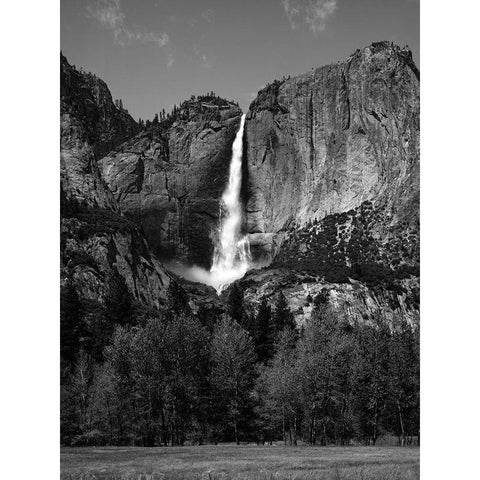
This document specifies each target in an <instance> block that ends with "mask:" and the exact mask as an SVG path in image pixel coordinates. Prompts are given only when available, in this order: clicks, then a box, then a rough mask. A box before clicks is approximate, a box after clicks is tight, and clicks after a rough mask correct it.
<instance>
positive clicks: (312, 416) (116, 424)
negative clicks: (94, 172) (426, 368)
mask: <svg viewBox="0 0 480 480" xmlns="http://www.w3.org/2000/svg"><path fill="white" fill-rule="evenodd" d="M120 278H121V277H114V278H113V279H112V281H111V282H110V286H109V293H108V296H109V297H111V298H109V299H108V298H107V299H106V302H105V307H104V309H105V310H104V312H103V314H102V313H101V312H99V316H100V317H103V320H101V321H100V322H98V323H99V326H97V327H96V330H95V333H92V332H93V331H90V333H88V325H86V323H89V324H90V325H91V324H92V322H91V318H90V320H89V321H88V322H86V320H85V318H82V317H83V316H84V314H83V313H82V310H81V308H77V307H79V306H81V304H82V301H81V300H80V299H79V297H78V295H77V294H76V293H74V292H75V290H74V287H73V286H72V285H71V284H68V283H67V284H66V285H65V287H64V288H63V290H62V309H61V312H62V319H61V320H62V329H61V333H62V339H61V340H62V345H61V346H62V350H61V361H62V369H61V371H62V377H61V442H62V444H64V445H106V444H108V445H143V446H154V445H163V446H167V445H184V444H186V443H193V444H204V443H217V442H222V441H230V442H231V441H233V442H236V443H237V444H238V443H240V442H257V443H265V442H274V441H283V442H284V443H285V444H291V445H295V444H297V443H298V442H300V441H302V442H306V443H309V444H319V445H327V444H337V445H349V444H351V443H352V442H353V441H356V442H362V443H364V444H368V445H374V444H375V443H376V441H377V439H378V438H379V437H380V436H381V435H383V434H385V433H388V434H391V435H396V436H397V437H398V442H399V443H400V444H402V445H404V444H407V443H412V441H414V439H417V438H419V328H418V325H417V323H416V322H414V323H413V324H409V323H407V322H405V321H404V320H400V319H398V321H394V322H386V320H385V319H384V318H382V316H381V315H380V314H378V315H375V316H373V318H371V319H369V321H365V322H363V323H352V322H349V321H348V319H347V318H343V317H342V316H339V314H338V313H336V312H335V311H334V310H332V308H331V307H330V303H329V299H328V292H327V291H324V292H322V293H321V294H319V295H317V296H316V297H315V298H314V299H312V300H311V301H312V303H313V309H312V313H311V316H310V318H308V319H307V320H306V321H305V324H304V325H303V326H302V327H301V328H300V329H299V328H297V326H296V324H295V321H294V317H293V314H292V312H291V311H290V309H289V307H288V303H287V301H286V298H285V296H284V295H283V293H282V292H280V293H278V294H277V295H276V297H275V298H273V299H272V304H270V302H269V299H267V298H263V299H262V301H261V303H260V305H259V306H258V308H257V309H256V310H255V313H254V314H250V315H249V314H248V313H247V309H246V308H245V305H244V299H243V292H242V291H241V289H240V288H239V287H238V286H237V285H234V286H233V288H232V289H231V291H230V295H229V298H228V305H227V312H226V313H218V314H215V313H214V312H209V311H205V310H202V309H201V310H200V311H198V312H197V313H196V314H194V313H193V312H192V310H191V308H190V306H189V303H188V297H187V295H186V293H185V291H184V290H183V289H182V288H181V287H180V286H179V285H178V284H176V283H175V282H171V284H170V287H169V292H168V308H167V309H166V310H165V312H163V313H157V314H156V315H151V314H149V315H143V316H142V315H140V316H139V315H138V314H137V312H136V310H135V308H134V307H133V304H132V303H129V300H128V295H127V296H125V290H126V286H125V285H124V283H122V281H121V280H120ZM127 291H128V290H127ZM125 298H127V300H125ZM120 302H123V303H122V304H120ZM107 310H108V312H107ZM105 315H107V316H106V317H105ZM97 320H98V319H97ZM93 323H95V322H93ZM99 332H100V335H99V336H98V338H97V334H98V333H99ZM93 336H95V338H96V341H93V340H92V338H91V337H93Z"/></svg>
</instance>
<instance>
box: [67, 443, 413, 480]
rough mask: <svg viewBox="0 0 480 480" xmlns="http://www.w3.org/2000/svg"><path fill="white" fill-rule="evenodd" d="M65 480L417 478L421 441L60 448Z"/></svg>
mask: <svg viewBox="0 0 480 480" xmlns="http://www.w3.org/2000/svg"><path fill="white" fill-rule="evenodd" d="M60 458H61V479H62V480H77V479H78V480H95V479H99V480H100V479H102V480H103V479H105V480H106V479H115V480H157V479H158V480H160V479H162V480H180V479H185V480H203V479H205V480H243V479H245V480H247V479H248V480H250V479H254V480H294V479H297V480H303V479H309V480H314V479H315V480H316V479H319V480H330V479H332V480H357V479H358V480H403V479H405V480H410V479H412V480H414V479H415V480H416V479H419V478H420V473H419V462H420V450H419V448H418V447H404V448H400V447H308V446H299V447H284V446H256V445H255V446H254V445H248V446H236V445H218V446H214V445H207V446H193V447H190V446H187V447H166V448H165V447H163V448H141V447H97V448H64V449H62V450H61V457H60Z"/></svg>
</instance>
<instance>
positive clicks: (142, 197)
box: [99, 96, 242, 268]
mask: <svg viewBox="0 0 480 480" xmlns="http://www.w3.org/2000/svg"><path fill="white" fill-rule="evenodd" d="M241 113H242V112H241V110H240V108H239V107H238V106H237V105H236V104H234V103H232V102H228V101H226V100H223V99H220V98H218V97H215V96H204V97H199V98H198V99H195V98H194V99H192V100H189V101H186V102H183V103H182V105H181V106H180V108H179V109H178V111H176V112H175V114H174V115H172V116H170V117H169V118H168V119H165V120H164V121H160V122H157V123H155V124H152V125H150V126H149V127H148V128H146V129H145V130H143V131H142V132H140V133H139V134H138V135H136V136H135V137H134V138H132V139H130V140H128V141H127V142H125V143H122V144H121V145H119V146H118V147H116V148H115V149H113V150H112V151H111V152H110V153H109V155H107V156H105V157H103V158H102V159H101V160H100V162H99V165H100V168H101V171H102V175H103V178H104V179H105V181H106V182H107V184H108V187H109V189H110V190H111V191H112V192H113V195H114V197H115V200H116V201H117V202H118V205H119V207H120V209H121V211H122V212H124V213H125V215H126V216H128V218H130V219H132V220H133V221H135V222H136V223H137V224H138V225H140V226H141V227H142V229H143V231H144V232H145V235H146V237H147V239H148V241H149V244H150V247H151V248H152V249H153V251H154V252H155V253H156V254H157V255H158V256H160V257H161V258H163V259H166V260H169V259H170V260H171V259H172V258H175V259H176V260H180V261H182V262H186V263H189V264H197V265H201V266H203V267H205V268H209V267H210V262H211V258H212V253H213V243H212V238H211V235H212V232H213V231H214V230H215V228H216V226H217V223H218V215H219V211H220V206H219V199H220V197H221V194H222V191H223V189H224V188H225V184H226V180H227V178H228V169H229V164H230V156H231V148H232V143H233V140H234V137H235V134H236V131H237V130H238V126H239V123H240V117H241Z"/></svg>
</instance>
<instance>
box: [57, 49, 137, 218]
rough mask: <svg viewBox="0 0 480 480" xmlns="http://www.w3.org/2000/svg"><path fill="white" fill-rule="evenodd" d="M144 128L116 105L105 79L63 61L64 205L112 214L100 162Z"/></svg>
mask: <svg viewBox="0 0 480 480" xmlns="http://www.w3.org/2000/svg"><path fill="white" fill-rule="evenodd" d="M138 130H139V126H138V125H137V123H136V122H135V120H133V118H132V117H131V116H130V115H129V114H128V112H126V111H124V110H119V109H118V108H117V107H116V106H115V105H114V103H113V100H112V95H111V94H110V91H109V89H108V87H107V85H106V84H105V82H103V81H102V80H101V79H99V78H98V77H96V76H94V75H92V74H90V73H83V72H80V71H78V70H77V69H75V68H74V67H72V66H71V65H70V64H69V63H68V61H67V59H66V58H65V57H64V56H63V55H61V57H60V175H61V187H62V195H63V196H64V199H75V200H76V201H78V202H82V203H83V204H85V205H89V206H98V207H104V208H109V209H113V208H115V202H114V201H113V196H112V194H111V192H110V191H109V189H108V187H107V186H106V185H105V182H104V181H103V179H102V178H101V175H100V172H99V169H98V165H97V159H98V158H99V157H101V156H102V155H104V154H105V153H107V152H108V151H109V150H111V149H112V148H114V147H116V146H117V145H119V144H120V143H122V142H124V141H125V139H127V138H128V137H131V136H133V135H134V134H135V133H137V132H138Z"/></svg>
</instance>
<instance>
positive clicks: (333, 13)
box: [60, 0, 420, 120]
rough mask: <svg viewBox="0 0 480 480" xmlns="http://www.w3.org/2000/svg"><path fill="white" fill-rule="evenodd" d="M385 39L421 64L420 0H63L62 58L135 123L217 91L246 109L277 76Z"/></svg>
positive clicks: (331, 60)
mask: <svg viewBox="0 0 480 480" xmlns="http://www.w3.org/2000/svg"><path fill="white" fill-rule="evenodd" d="M381 40H391V41H393V42H395V43H397V44H398V45H400V46H404V45H408V46H409V47H410V49H411V50H412V52H413V57H414V60H415V63H416V64H417V66H419V63H420V58H419V56H420V51H419V50H420V2H419V0H61V40H60V43H61V49H62V52H63V54H64V55H65V56H66V57H67V59H68V61H69V62H70V63H71V64H75V65H76V66H77V68H79V67H83V69H84V70H86V71H89V72H92V73H95V74H96V75H97V76H99V77H100V78H102V79H103V80H104V81H105V82H106V83H107V85H108V86H109V88H110V91H111V92H112V95H113V97H114V98H121V99H122V100H123V105H124V107H125V108H127V109H128V111H129V112H130V114H131V115H132V116H133V117H134V118H135V119H138V118H139V117H141V118H143V119H144V120H146V119H152V118H153V116H154V114H155V113H156V112H158V111H160V110H162V109H163V108H164V109H165V110H166V111H169V110H171V108H172V107H173V105H174V104H179V103H180V102H181V101H183V100H185V99H187V98H190V96H191V95H198V94H202V93H206V92H210V91H212V90H213V91H214V92H215V93H216V94H217V95H220V96H222V97H225V98H227V99H229V100H235V101H238V103H239V104H240V106H241V108H242V109H243V110H244V111H246V110H247V109H248V106H249V104H250V102H251V101H252V100H253V99H254V98H255V96H256V94H257V92H258V90H260V89H261V88H263V87H264V86H265V85H266V84H267V83H269V82H271V81H273V80H274V79H279V78H281V77H282V76H284V75H285V76H288V75H291V76H293V75H297V74H300V73H303V72H307V71H310V70H311V69H312V67H315V68H316V67H320V66H322V65H326V64H328V63H335V62H337V61H342V60H344V59H346V58H347V57H348V55H349V54H350V53H352V52H353V51H355V50H356V49H357V48H361V47H364V46H367V45H369V44H371V43H372V42H376V41H381Z"/></svg>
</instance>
